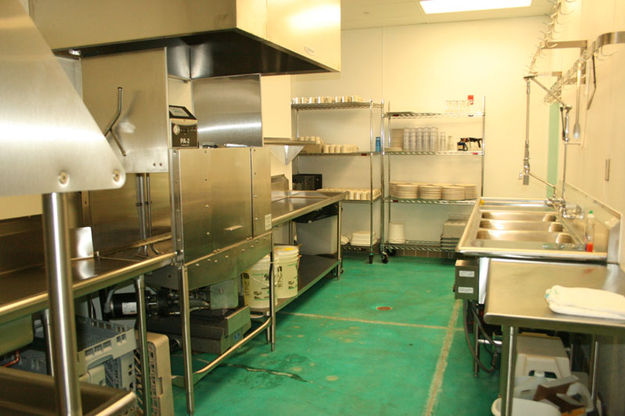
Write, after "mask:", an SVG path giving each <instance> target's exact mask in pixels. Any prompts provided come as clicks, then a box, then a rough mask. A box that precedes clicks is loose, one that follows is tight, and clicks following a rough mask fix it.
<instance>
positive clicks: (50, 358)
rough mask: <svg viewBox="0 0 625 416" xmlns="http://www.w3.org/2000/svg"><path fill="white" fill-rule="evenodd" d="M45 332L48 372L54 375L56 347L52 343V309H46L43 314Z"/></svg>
mask: <svg viewBox="0 0 625 416" xmlns="http://www.w3.org/2000/svg"><path fill="white" fill-rule="evenodd" d="M42 319H43V333H44V337H45V338H46V355H47V357H46V364H47V370H48V373H50V375H51V376H52V377H54V351H53V349H54V347H53V345H52V322H51V321H50V309H46V310H45V311H43V314H42Z"/></svg>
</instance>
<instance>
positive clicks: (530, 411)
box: [490, 397, 561, 416]
mask: <svg viewBox="0 0 625 416" xmlns="http://www.w3.org/2000/svg"><path fill="white" fill-rule="evenodd" d="M490 411H491V412H492V413H493V415H494V416H499V415H501V398H499V399H497V400H495V401H494V402H493V404H492V406H491V408H490ZM527 415H532V416H561V415H560V411H559V410H558V409H556V408H555V407H554V406H551V405H548V404H546V403H541V402H535V401H533V400H525V399H518V398H516V397H515V398H514V399H513V401H512V416H527Z"/></svg>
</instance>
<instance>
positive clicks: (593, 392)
mask: <svg viewBox="0 0 625 416" xmlns="http://www.w3.org/2000/svg"><path fill="white" fill-rule="evenodd" d="M590 342H591V344H590V371H589V373H590V383H589V384H590V401H591V403H592V404H593V406H594V407H595V409H596V408H597V370H598V366H599V341H597V336H596V335H593V336H592V338H591V341H590Z"/></svg>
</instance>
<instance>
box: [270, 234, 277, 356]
mask: <svg viewBox="0 0 625 416" xmlns="http://www.w3.org/2000/svg"><path fill="white" fill-rule="evenodd" d="M271 246H272V250H271V253H270V255H269V258H270V260H271V262H270V264H269V319H271V324H270V325H269V328H268V329H269V331H270V337H269V338H270V340H271V351H275V350H276V286H275V284H274V272H273V271H274V267H273V262H274V256H273V243H272V245H271Z"/></svg>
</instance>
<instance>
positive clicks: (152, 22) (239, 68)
mask: <svg viewBox="0 0 625 416" xmlns="http://www.w3.org/2000/svg"><path fill="white" fill-rule="evenodd" d="M31 7H32V9H31V11H32V15H33V19H34V20H35V23H36V24H37V26H38V27H39V30H40V31H41V32H42V34H43V35H44V37H45V38H46V40H47V41H48V43H49V45H50V47H51V48H52V49H53V50H54V51H55V52H56V53H64V52H71V53H74V54H75V53H77V52H78V51H79V53H80V55H81V56H85V57H86V56H94V55H100V54H109V53H119V52H126V51H135V50H143V49H152V48H162V47H167V49H168V50H170V51H173V50H177V52H179V53H178V54H176V55H175V58H173V59H175V60H176V62H178V63H179V64H180V65H178V66H179V70H178V71H175V70H173V69H174V67H175V66H174V65H172V64H171V61H172V57H169V60H170V63H169V68H170V69H169V71H170V73H174V74H175V75H178V76H181V77H184V78H204V77H212V76H223V75H240V74H252V73H260V74H265V75H270V74H288V73H308V72H325V71H338V70H340V0H317V1H314V2H311V1H307V0H291V1H284V0H133V1H130V2H129V1H126V0H108V1H102V2H101V1H95V2H91V1H90V2H85V1H83V0H31ZM174 47H178V48H174Z"/></svg>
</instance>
